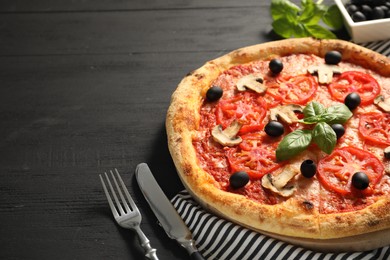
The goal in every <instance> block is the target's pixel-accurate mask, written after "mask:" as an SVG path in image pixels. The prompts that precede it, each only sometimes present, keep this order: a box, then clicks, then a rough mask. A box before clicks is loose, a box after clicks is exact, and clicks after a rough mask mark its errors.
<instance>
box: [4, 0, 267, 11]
mask: <svg viewBox="0 0 390 260" xmlns="http://www.w3.org/2000/svg"><path fill="white" fill-rule="evenodd" d="M259 2H260V1H257V0H242V1H235V0H223V1H209V0H196V1H193V0H164V1H160V0H111V1H107V0H73V1H63V0H40V1H28V0H2V1H1V2H0V11H1V12H61V11H65V12H74V11H102V10H103V11H118V10H124V11H128V10H142V9H158V10H163V9H185V8H186V9H187V8H221V7H224V8H226V7H242V6H247V7H250V6H258V5H259Z"/></svg>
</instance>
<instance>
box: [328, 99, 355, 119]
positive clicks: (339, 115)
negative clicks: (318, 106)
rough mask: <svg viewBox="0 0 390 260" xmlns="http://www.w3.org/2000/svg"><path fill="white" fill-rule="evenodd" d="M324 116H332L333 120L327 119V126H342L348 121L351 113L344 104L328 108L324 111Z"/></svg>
mask: <svg viewBox="0 0 390 260" xmlns="http://www.w3.org/2000/svg"><path fill="white" fill-rule="evenodd" d="M325 113H326V114H329V115H334V116H335V118H332V119H330V118H329V119H328V120H326V122H327V123H328V124H337V123H339V124H343V123H345V122H347V121H348V119H350V118H351V117H352V115H353V114H352V112H351V110H349V108H348V107H347V106H346V105H344V104H337V105H334V106H330V107H328V108H327V109H326V112H325Z"/></svg>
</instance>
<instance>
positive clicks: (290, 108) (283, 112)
mask: <svg viewBox="0 0 390 260" xmlns="http://www.w3.org/2000/svg"><path fill="white" fill-rule="evenodd" d="M302 111H303V108H302V106H300V105H294V104H290V105H285V106H277V107H275V108H271V109H270V119H271V120H278V119H281V120H282V121H283V122H285V123H286V124H289V125H290V124H292V123H295V122H298V121H299V118H298V117H297V115H296V114H295V112H298V113H302Z"/></svg>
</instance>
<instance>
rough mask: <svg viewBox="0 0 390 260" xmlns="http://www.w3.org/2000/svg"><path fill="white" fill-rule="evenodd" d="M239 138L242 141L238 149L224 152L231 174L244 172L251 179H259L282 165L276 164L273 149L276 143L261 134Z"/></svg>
mask: <svg viewBox="0 0 390 260" xmlns="http://www.w3.org/2000/svg"><path fill="white" fill-rule="evenodd" d="M241 137H242V139H243V141H242V143H241V144H240V145H239V146H238V147H234V148H229V149H228V150H227V151H226V156H227V158H228V162H229V165H230V169H231V171H232V172H236V171H245V172H247V173H248V174H249V176H250V177H251V179H260V178H261V177H263V176H264V175H265V174H267V173H270V172H272V171H274V170H276V169H278V168H280V167H281V166H282V165H283V163H278V162H276V155H275V149H276V146H277V145H278V142H275V141H274V140H271V138H270V137H268V136H267V135H266V134H264V133H263V132H257V133H249V134H246V135H243V136H241Z"/></svg>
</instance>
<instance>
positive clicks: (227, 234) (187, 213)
mask: <svg viewBox="0 0 390 260" xmlns="http://www.w3.org/2000/svg"><path fill="white" fill-rule="evenodd" d="M361 45H362V46H364V47H366V48H369V49H372V50H374V51H377V52H379V53H382V54H384V55H386V56H387V57H390V40H387V41H380V42H370V43H366V44H361ZM172 204H173V205H174V207H175V208H176V210H177V211H178V213H179V214H180V216H181V217H182V218H183V220H184V222H185V223H186V224H187V226H188V227H189V229H190V230H191V232H192V235H193V238H194V240H195V242H196V245H197V247H198V249H199V250H200V252H201V253H202V254H203V256H204V258H205V259H221V260H235V259H237V260H245V259H248V260H254V259H261V260H268V259H272V260H273V259H275V260H290V259H291V260H293V259H294V260H295V259H296V260H306V259H307V260H320V259H321V260H325V259H326V260H352V259H354V260H357V259H361V260H363V259H364V260H369V259H370V260H371V259H372V260H382V259H383V260H385V259H390V246H386V247H383V248H379V249H376V250H372V251H366V252H348V253H318V252H314V251H311V250H308V249H304V248H302V247H299V246H294V245H291V244H288V243H286V242H282V241H279V240H276V239H273V238H270V237H268V236H265V235H262V234H260V233H257V232H255V231H252V230H249V229H247V228H244V227H242V226H239V225H237V224H234V223H232V222H229V221H227V220H225V219H222V218H219V217H217V216H215V215H213V214H210V213H209V212H207V211H205V210H204V209H203V208H202V207H201V206H200V205H199V204H198V203H197V202H196V201H195V200H194V199H193V198H192V197H191V196H190V195H189V193H188V192H187V191H185V190H184V191H182V192H180V193H178V194H177V195H176V196H175V197H174V198H173V199H172Z"/></svg>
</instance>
